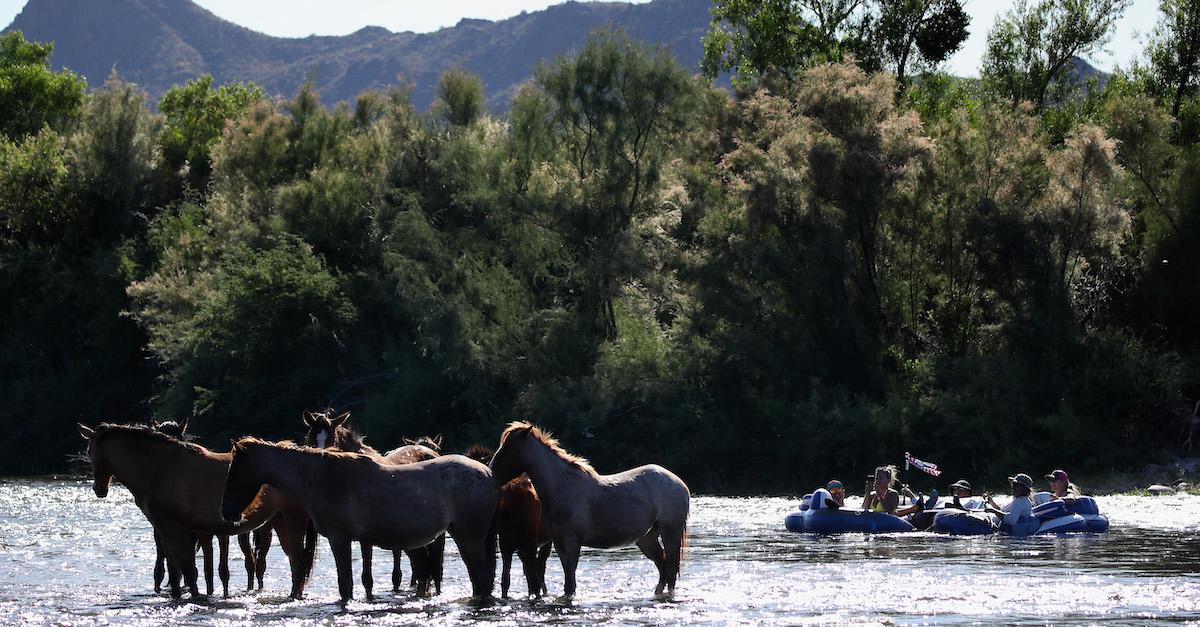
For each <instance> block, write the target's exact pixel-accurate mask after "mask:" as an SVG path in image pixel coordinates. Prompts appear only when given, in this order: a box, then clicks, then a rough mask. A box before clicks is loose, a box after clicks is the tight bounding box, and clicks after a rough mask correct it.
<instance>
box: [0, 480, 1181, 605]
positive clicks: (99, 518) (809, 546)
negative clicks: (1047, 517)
mask: <svg viewBox="0 0 1200 627" xmlns="http://www.w3.org/2000/svg"><path fill="white" fill-rule="evenodd" d="M1099 502H1100V506H1101V509H1102V511H1103V512H1104V513H1105V514H1107V515H1108V516H1109V517H1110V519H1111V520H1112V531H1111V532H1110V533H1107V534H1100V535H1090V534H1084V535H1071V536H1068V535H1064V536H1049V537H1035V538H1026V539H1012V538H1005V537H974V538H950V537H944V536H938V535H935V534H927V533H910V534H894V535H881V536H867V535H862V534H848V535H841V536H824V537H822V536H813V535H798V534H792V533H788V532H786V531H784V530H783V524H782V521H783V517H784V515H786V514H787V513H788V512H789V511H792V510H793V509H795V506H796V501H795V499H782V498H716V497H696V498H694V499H693V501H692V516H691V519H690V522H689V525H690V527H689V533H690V537H689V541H688V546H687V548H686V550H685V561H684V567H683V568H684V570H683V574H682V577H681V580H680V586H679V588H678V590H677V592H676V595H675V598H674V599H673V600H671V601H669V602H668V601H660V600H655V599H654V598H653V597H652V594H651V593H652V591H653V587H654V584H655V582H656V581H657V577H656V574H655V571H654V567H653V565H652V564H651V563H650V562H649V561H648V560H646V559H645V558H643V557H642V556H641V554H640V553H639V552H638V551H637V549H634V548H630V549H621V550H613V551H599V550H589V549H585V551H584V554H583V557H582V559H581V560H580V566H579V573H578V580H579V594H577V596H576V598H575V600H574V601H573V602H572V603H571V604H564V603H558V602H555V601H554V600H553V599H547V600H543V601H531V600H528V599H525V598H523V597H521V598H518V599H514V600H510V601H496V602H494V603H491V604H487V605H484V606H476V605H472V604H471V603H469V602H468V600H467V597H468V596H469V589H470V588H469V584H468V582H467V577H466V574H465V571H464V569H463V566H462V562H461V561H460V560H459V558H458V554H457V552H456V551H455V550H454V547H453V542H449V543H447V552H446V574H445V584H444V586H443V592H442V594H441V595H440V596H438V597H434V598H432V599H418V598H416V597H414V596H413V595H412V594H410V593H409V592H403V593H400V594H392V593H391V591H390V588H391V585H390V581H391V578H390V568H391V556H390V555H389V554H388V553H387V552H386V551H382V550H378V549H377V550H376V551H375V557H374V569H373V570H374V575H375V589H376V597H375V600H373V601H370V602H368V601H365V600H362V596H363V590H362V587H361V582H360V580H359V569H360V564H359V563H358V561H357V557H356V561H355V565H354V568H355V580H356V581H355V596H356V599H357V600H356V601H354V602H352V603H350V604H349V606H348V607H347V608H346V609H345V610H344V611H343V610H342V609H341V608H340V607H339V606H338V605H337V603H336V602H337V586H336V575H335V569H334V565H333V559H332V557H331V556H330V554H329V552H328V548H327V546H326V545H325V544H324V542H323V541H322V544H321V549H320V551H319V557H318V561H317V565H316V568H315V570H314V573H313V577H312V580H311V581H310V583H309V586H308V594H307V597H306V598H305V599H303V600H301V601H292V600H289V599H288V598H287V591H288V588H289V585H290V584H289V575H288V570H287V562H286V559H285V558H284V556H283V554H282V551H280V549H279V548H278V546H276V547H274V548H273V549H272V551H271V554H270V556H269V557H268V561H269V567H268V572H267V577H266V584H265V588H264V591H263V592H261V593H258V592H255V593H246V592H245V591H244V589H245V584H246V573H245V570H244V567H243V562H242V558H241V554H240V551H238V549H237V546H236V543H231V544H232V546H231V553H232V555H233V560H232V561H231V564H230V571H231V573H232V577H231V582H230V590H231V596H230V598H228V599H223V598H221V597H220V582H219V581H218V582H217V583H216V586H215V587H216V590H217V594H216V595H214V597H212V598H211V599H205V598H199V599H195V600H193V599H188V598H186V597H185V600H184V601H182V602H178V603H175V602H171V601H170V599H169V598H168V597H167V596H165V595H155V594H154V593H153V579H152V574H151V569H152V567H153V560H154V544H153V541H152V539H151V531H150V526H149V524H148V523H147V522H146V520H145V518H143V516H142V514H141V512H139V511H138V510H137V508H136V506H135V505H134V504H133V500H132V498H131V497H130V496H129V493H128V492H127V491H126V490H125V489H124V488H122V487H120V486H114V487H113V489H112V490H111V491H110V493H109V496H108V498H105V499H97V498H96V497H95V495H94V494H92V490H91V484H90V482H87V481H81V480H24V479H22V480H5V481H0V549H2V550H0V573H2V574H0V624H4V625H15V624H70V625H88V624H114V623H117V624H145V625H159V624H164V623H171V624H219V625H240V624H251V623H253V624H284V623H286V624H289V625H291V624H312V623H322V624H328V623H333V624H355V623H368V622H369V623H372V624H413V623H421V624H433V625H450V624H462V623H467V622H487V623H496V624H512V625H517V624H530V623H554V624H596V623H606V624H628V625H650V624H664V623H668V624H669V623H677V624H681V623H686V624H695V623H718V624H764V623H767V624H833V623H837V624H844V623H880V622H886V623H892V624H929V623H940V624H968V623H969V624H980V623H989V624H1014V623H1028V624H1044V623H1064V622H1065V623H1077V622H1093V621H1104V622H1116V623H1120V624H1130V623H1153V622H1158V621H1163V620H1169V621H1172V622H1180V621H1189V622H1190V621H1200V497H1195V496H1189V495H1176V496H1169V497H1158V498H1151V497H1133V496H1114V497H1102V498H1100V499H1099ZM356 553H357V549H356ZM404 568H405V574H406V575H407V574H408V568H409V566H408V562H407V559H406V560H405V562H404ZM519 570H520V568H519V565H516V566H515V567H514V571H515V572H514V574H513V586H514V590H520V589H522V588H523V587H524V585H525V584H524V579H523V577H522V576H521V575H520V574H519ZM547 579H548V581H547V585H548V586H549V588H550V591H551V593H552V594H554V593H555V592H556V591H561V590H562V570H561V568H560V567H559V565H558V562H557V559H556V558H555V557H551V560H550V566H549V569H548V572H547ZM201 588H202V589H203V582H201ZM497 593H499V573H497Z"/></svg>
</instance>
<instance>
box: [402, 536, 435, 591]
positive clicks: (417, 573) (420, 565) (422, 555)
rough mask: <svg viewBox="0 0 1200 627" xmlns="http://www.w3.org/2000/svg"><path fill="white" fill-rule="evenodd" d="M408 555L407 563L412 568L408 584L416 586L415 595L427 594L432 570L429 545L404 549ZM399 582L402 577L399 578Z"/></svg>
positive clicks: (431, 579)
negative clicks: (410, 579)
mask: <svg viewBox="0 0 1200 627" xmlns="http://www.w3.org/2000/svg"><path fill="white" fill-rule="evenodd" d="M404 553H405V554H407V555H408V565H409V566H410V567H411V568H412V581H411V583H410V584H409V585H411V586H415V587H416V588H417V596H419V597H427V596H429V586H430V584H431V583H432V582H433V570H432V568H431V563H432V561H431V558H430V557H429V546H428V545H426V546H423V547H420V548H416V549H412V550H409V551H404ZM400 582H401V583H403V582H404V579H403V578H401V580H400Z"/></svg>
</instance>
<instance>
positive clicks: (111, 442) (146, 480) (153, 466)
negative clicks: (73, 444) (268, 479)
mask: <svg viewBox="0 0 1200 627" xmlns="http://www.w3.org/2000/svg"><path fill="white" fill-rule="evenodd" d="M79 433H80V435H82V436H83V437H84V439H86V440H87V443H88V444H87V455H88V460H89V461H90V462H91V465H92V475H93V480H92V490H93V491H94V492H95V493H96V496H97V497H99V498H104V497H106V496H108V490H109V486H110V485H111V484H112V480H113V479H114V478H116V479H117V480H119V481H120V482H121V483H122V484H124V485H125V487H126V488H128V489H129V491H130V493H132V494H133V497H134V502H135V503H137V506H138V508H139V509H141V510H142V513H143V514H145V516H146V519H147V520H149V521H150V524H151V525H152V526H153V527H154V534H155V537H156V538H157V539H158V541H159V542H160V543H161V547H162V549H163V552H164V553H165V554H166V558H167V570H168V577H169V581H170V584H171V596H172V597H174V598H179V597H181V596H182V590H181V588H180V585H179V579H180V576H181V575H182V577H183V581H184V583H185V584H186V585H187V587H188V590H189V592H191V594H192V595H194V596H198V595H199V591H198V590H197V588H196V553H195V544H194V543H193V536H192V534H193V533H197V534H212V535H218V536H231V535H239V534H244V533H247V532H250V531H253V530H254V529H256V528H258V527H259V526H261V525H262V524H264V523H265V522H266V521H267V520H268V519H269V518H270V517H271V516H272V515H274V513H275V512H273V511H270V510H269V509H267V508H259V509H257V510H255V511H252V512H248V513H247V515H246V516H244V517H242V519H241V521H240V522H238V523H230V522H227V521H225V520H224V519H222V518H221V515H220V509H219V505H220V498H221V488H222V486H223V485H224V481H225V475H226V474H227V472H228V470H229V462H230V460H231V459H232V455H231V454H230V453H214V452H212V451H210V450H208V449H206V448H204V447H202V446H200V445H198V444H192V443H190V442H183V441H181V440H177V439H175V438H172V437H171V436H168V435H165V434H162V433H159V432H157V431H155V430H153V429H151V428H150V427H149V426H145V425H119V424H110V423H101V424H99V425H97V426H96V427H95V428H94V429H93V428H91V427H88V426H86V425H83V424H80V425H79ZM247 548H248V546H247V545H243V551H245V550H246V549H247ZM251 559H252V558H251ZM224 576H226V577H227V575H224ZM226 594H228V588H226Z"/></svg>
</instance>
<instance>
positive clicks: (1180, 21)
mask: <svg viewBox="0 0 1200 627" xmlns="http://www.w3.org/2000/svg"><path fill="white" fill-rule="evenodd" d="M1159 14H1160V15H1159V21H1158V24H1157V25H1155V27H1154V32H1153V33H1151V35H1150V41H1149V45H1148V46H1147V50H1146V54H1147V56H1148V57H1149V62H1150V67H1151V69H1152V72H1153V76H1154V81H1155V83H1156V84H1157V87H1158V89H1159V90H1160V93H1162V94H1163V95H1165V96H1166V98H1167V100H1168V102H1170V103H1171V116H1172V117H1174V118H1176V119H1178V118H1179V115H1180V113H1181V110H1182V108H1183V104H1184V102H1185V101H1186V100H1187V99H1188V98H1189V97H1192V96H1195V95H1196V90H1197V88H1200V4H1197V3H1196V2H1193V1H1192V0H1161V2H1159Z"/></svg>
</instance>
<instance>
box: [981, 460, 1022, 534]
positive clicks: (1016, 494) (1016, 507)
mask: <svg viewBox="0 0 1200 627" xmlns="http://www.w3.org/2000/svg"><path fill="white" fill-rule="evenodd" d="M1008 482H1009V484H1010V485H1011V486H1012V496H1013V498H1012V501H1009V503H1008V504H1007V505H1005V506H1004V507H1000V506H998V505H996V501H994V500H992V497H991V496H988V497H987V504H988V511H989V512H991V513H993V514H998V515H1000V516H1003V517H1004V520H1002V521H1000V524H1001V525H1008V526H1009V527H1011V526H1013V525H1015V524H1016V523H1017V521H1018V520H1020V519H1021V518H1024V517H1027V516H1033V500H1032V499H1031V498H1030V496H1029V495H1030V494H1031V493H1032V492H1033V478H1032V477H1030V476H1029V475H1027V474H1025V473H1023V472H1022V473H1018V474H1017V475H1015V476H1012V477H1009V478H1008Z"/></svg>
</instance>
